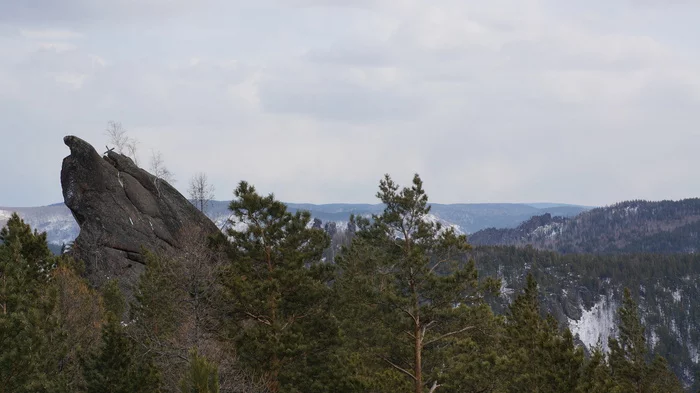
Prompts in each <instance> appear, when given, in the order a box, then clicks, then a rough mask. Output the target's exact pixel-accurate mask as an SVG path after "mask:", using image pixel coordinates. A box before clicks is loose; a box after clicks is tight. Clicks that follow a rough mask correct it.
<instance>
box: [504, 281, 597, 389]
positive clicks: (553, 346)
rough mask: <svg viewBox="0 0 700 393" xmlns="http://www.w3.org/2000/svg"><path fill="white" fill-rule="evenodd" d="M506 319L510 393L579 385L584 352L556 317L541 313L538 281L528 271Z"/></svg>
mask: <svg viewBox="0 0 700 393" xmlns="http://www.w3.org/2000/svg"><path fill="white" fill-rule="evenodd" d="M509 311H510V312H509V315H508V316H507V318H506V332H505V337H504V341H505V343H504V344H505V350H506V352H507V354H508V360H507V367H506V373H507V377H506V378H507V381H508V383H507V391H508V392H523V393H525V392H534V393H544V392H551V393H556V392H572V391H574V390H575V389H576V386H577V385H578V384H579V379H580V373H581V367H582V363H583V351H582V350H581V349H580V348H576V347H575V345H574V341H573V336H572V335H571V332H570V331H569V330H568V329H566V330H564V331H563V332H561V331H560V329H559V326H558V323H557V321H556V319H554V318H553V317H552V316H551V315H549V316H548V317H547V318H546V319H543V318H542V317H541V315H540V305H539V299H538V289H537V283H536V281H535V279H534V277H533V276H532V275H531V274H529V275H528V277H527V283H526V286H525V289H524V292H523V293H522V294H520V295H519V296H517V297H516V299H515V301H514V302H513V303H512V304H511V306H510V308H509Z"/></svg>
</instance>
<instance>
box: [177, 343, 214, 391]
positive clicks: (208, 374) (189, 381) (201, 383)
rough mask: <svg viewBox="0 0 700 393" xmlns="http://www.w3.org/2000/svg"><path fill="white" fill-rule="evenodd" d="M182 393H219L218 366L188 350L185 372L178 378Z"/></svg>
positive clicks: (195, 350)
mask: <svg viewBox="0 0 700 393" xmlns="http://www.w3.org/2000/svg"><path fill="white" fill-rule="evenodd" d="M180 392H182V393H219V372H218V367H217V366H216V365H215V364H213V363H212V362H209V361H208V360H207V358H205V357H204V356H200V355H199V354H198V353H197V349H196V348H195V349H192V350H191V351H190V363H189V367H188V369H187V373H186V374H185V375H184V376H183V377H182V379H181V380H180Z"/></svg>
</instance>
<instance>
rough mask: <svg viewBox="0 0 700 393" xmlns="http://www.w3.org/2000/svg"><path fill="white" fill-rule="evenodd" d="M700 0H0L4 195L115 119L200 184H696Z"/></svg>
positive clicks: (351, 189) (19, 195)
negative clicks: (203, 177) (198, 175)
mask: <svg viewBox="0 0 700 393" xmlns="http://www.w3.org/2000/svg"><path fill="white" fill-rule="evenodd" d="M698 21H700V1H699V0H687V1H683V0H586V1H561V0H489V1H483V0H430V1H428V0H421V1H418V0H256V1H249V0H246V1H242V0H227V1H209V0H204V1H191V0H171V1H166V0H139V1H133V0H109V1H106V0H104V1H97V0H62V1H54V0H23V1H16V0H0V136H1V138H0V168H1V169H0V170H1V171H2V178H1V179H0V206H33V205H41V204H49V203H54V202H59V201H61V200H62V195H61V188H60V181H59V174H60V169H61V160H62V159H63V157H65V156H66V155H67V154H68V153H69V151H68V148H67V147H66V146H65V145H63V142H62V138H63V136H64V135H67V134H74V135H77V136H79V137H81V138H83V139H85V140H87V141H88V142H90V143H92V144H93V145H94V146H96V147H97V148H98V150H99V151H100V152H102V151H104V146H105V144H106V142H107V138H106V136H105V134H104V129H105V127H106V125H107V122H108V121H109V120H117V121H121V123H122V124H123V125H124V127H125V128H126V129H127V130H128V132H129V134H130V135H131V136H132V137H134V138H136V139H138V140H139V141H140V145H139V147H140V155H141V162H142V166H147V162H148V157H149V156H150V155H151V151H152V150H158V151H161V152H162V157H163V158H164V160H165V163H166V164H167V166H168V167H169V168H170V170H171V171H172V172H173V173H174V174H175V177H176V179H177V182H176V183H175V186H176V187H178V188H179V189H180V190H182V191H185V190H186V189H187V184H188V182H189V179H190V177H191V176H192V175H193V174H194V173H195V172H198V171H202V172H205V173H207V174H208V175H209V177H210V179H211V180H212V181H213V183H214V184H215V186H216V197H217V199H230V198H231V197H232V191H233V189H234V188H235V186H236V184H237V183H238V182H239V181H240V180H248V181H249V182H251V183H253V184H254V185H256V186H257V188H258V189H259V190H260V191H262V192H265V193H267V192H274V193H275V194H276V195H277V197H278V198H279V199H281V200H284V201H289V202H311V203H330V202H371V203H375V202H376V200H375V198H374V194H375V193H376V189H377V184H378V181H379V179H380V177H381V176H382V175H383V174H384V173H390V174H392V175H393V177H394V178H395V180H397V181H398V182H399V183H401V184H406V183H408V182H409V181H410V178H411V174H412V173H414V172H418V173H420V174H421V177H422V178H423V180H424V182H425V185H426V189H427V190H428V193H429V195H430V197H431V201H433V202H443V203H453V202H544V201H556V202H568V203H577V204H586V205H605V204H611V203H614V202H617V201H621V200H627V199H652V200H659V199H680V198H687V197H697V196H700V176H699V175H698V172H697V170H698V168H700V153H699V151H698V150H700V45H699V44H698V37H700V23H698Z"/></svg>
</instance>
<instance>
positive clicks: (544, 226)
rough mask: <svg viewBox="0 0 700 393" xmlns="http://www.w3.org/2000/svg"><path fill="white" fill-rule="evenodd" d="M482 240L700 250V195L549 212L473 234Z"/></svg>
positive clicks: (568, 247) (587, 249) (606, 249)
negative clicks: (560, 214)
mask: <svg viewBox="0 0 700 393" xmlns="http://www.w3.org/2000/svg"><path fill="white" fill-rule="evenodd" d="M469 240H470V242H471V243H472V244H476V245H514V246H523V245H527V244H530V245H532V246H533V247H535V248H538V249H543V250H553V251H559V252H562V253H619V252H651V253H677V252H679V253H697V252H699V251H700V199H698V198H694V199H684V200H680V201H660V202H649V201H641V200H637V201H627V202H621V203H617V204H615V205H612V206H606V207H600V208H595V209H591V210H588V211H585V212H583V213H581V214H579V215H577V216H575V217H557V216H556V215H554V214H551V213H547V214H543V215H540V216H535V217H532V218H531V219H529V220H527V221H525V222H523V223H522V224H520V225H518V226H517V227H515V228H488V229H483V230H480V231H478V232H475V233H473V234H472V235H471V236H470V237H469Z"/></svg>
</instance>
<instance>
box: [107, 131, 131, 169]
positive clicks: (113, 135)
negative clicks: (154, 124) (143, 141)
mask: <svg viewBox="0 0 700 393" xmlns="http://www.w3.org/2000/svg"><path fill="white" fill-rule="evenodd" d="M105 131H106V132H105V133H106V134H107V137H109V142H108V143H109V144H111V145H112V146H114V150H115V151H116V152H117V153H119V154H124V155H126V156H127V157H130V158H131V159H132V160H133V161H134V164H136V165H137V166H138V165H139V160H138V156H137V155H136V151H137V150H138V144H139V142H138V141H137V140H136V139H134V138H130V137H129V136H127V135H126V130H125V129H124V127H123V126H122V123H121V122H118V121H113V120H110V121H109V122H108V123H107V129H106V130H105Z"/></svg>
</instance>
